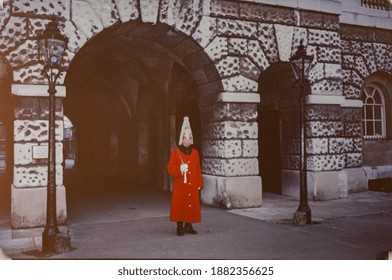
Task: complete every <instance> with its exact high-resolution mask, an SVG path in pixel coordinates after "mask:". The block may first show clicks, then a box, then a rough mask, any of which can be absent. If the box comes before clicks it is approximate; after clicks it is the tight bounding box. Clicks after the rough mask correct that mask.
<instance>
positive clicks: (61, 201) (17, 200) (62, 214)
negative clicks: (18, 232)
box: [11, 185, 67, 229]
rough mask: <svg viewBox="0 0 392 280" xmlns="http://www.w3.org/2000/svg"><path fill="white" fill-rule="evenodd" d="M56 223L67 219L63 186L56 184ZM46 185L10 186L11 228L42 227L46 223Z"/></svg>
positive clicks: (62, 222) (61, 222)
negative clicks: (37, 186) (36, 186)
mask: <svg viewBox="0 0 392 280" xmlns="http://www.w3.org/2000/svg"><path fill="white" fill-rule="evenodd" d="M56 196H57V202H56V203H57V223H58V224H59V225H61V224H64V223H65V221H66V219H67V206H66V197H65V187H64V186H60V187H59V186H57V189H56ZM46 198H47V189H46V187H39V188H16V187H15V186H14V185H12V186H11V226H12V228H13V229H20V228H36V227H43V226H45V224H46Z"/></svg>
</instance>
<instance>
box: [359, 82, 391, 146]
mask: <svg viewBox="0 0 392 280" xmlns="http://www.w3.org/2000/svg"><path fill="white" fill-rule="evenodd" d="M362 98H363V109H362V113H363V135H364V138H365V139H384V138H386V125H385V123H386V120H385V100H384V94H383V91H382V90H381V88H380V87H378V86H377V85H375V84H369V85H367V86H366V87H365V88H364V90H363V95H362Z"/></svg>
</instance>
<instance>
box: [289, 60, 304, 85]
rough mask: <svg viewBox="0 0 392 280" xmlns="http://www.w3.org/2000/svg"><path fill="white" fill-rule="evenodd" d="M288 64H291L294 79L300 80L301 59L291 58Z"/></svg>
mask: <svg viewBox="0 0 392 280" xmlns="http://www.w3.org/2000/svg"><path fill="white" fill-rule="evenodd" d="M290 65H291V69H292V70H293V73H294V77H295V79H296V80H300V79H301V73H302V61H301V59H296V60H292V61H291V62H290Z"/></svg>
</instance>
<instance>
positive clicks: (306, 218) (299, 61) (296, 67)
mask: <svg viewBox="0 0 392 280" xmlns="http://www.w3.org/2000/svg"><path fill="white" fill-rule="evenodd" d="M312 60H313V56H312V55H307V54H306V49H305V47H304V45H303V41H302V40H301V42H300V45H299V46H298V49H297V52H296V53H295V54H294V55H293V56H292V57H291V58H290V64H291V68H292V70H293V73H294V77H295V79H296V81H298V82H299V87H300V96H299V103H300V151H299V153H300V160H299V184H300V202H299V207H298V210H297V212H295V213H294V224H296V225H303V224H305V223H306V224H311V223H312V213H311V211H310V207H309V204H308V186H307V181H306V180H307V174H306V158H305V157H306V150H305V149H306V148H305V110H304V108H305V95H307V92H308V90H307V89H305V86H307V85H308V83H309V81H308V77H309V72H310V68H311V64H312Z"/></svg>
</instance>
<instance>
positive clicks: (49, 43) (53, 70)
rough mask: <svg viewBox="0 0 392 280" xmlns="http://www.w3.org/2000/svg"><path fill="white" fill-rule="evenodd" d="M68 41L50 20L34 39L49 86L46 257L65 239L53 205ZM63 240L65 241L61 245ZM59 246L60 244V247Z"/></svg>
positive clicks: (44, 236)
mask: <svg viewBox="0 0 392 280" xmlns="http://www.w3.org/2000/svg"><path fill="white" fill-rule="evenodd" d="M67 43H68V39H67V38H66V37H64V36H63V35H61V33H60V30H59V29H58V27H57V23H56V21H55V20H52V21H51V22H50V23H49V24H48V25H47V26H46V29H45V31H44V32H43V33H42V35H41V36H40V37H39V38H38V57H39V61H40V62H41V63H43V64H44V69H43V71H42V73H43V75H44V76H45V78H47V79H48V84H49V89H48V93H49V128H48V129H49V131H48V142H49V143H48V186H47V204H46V224H45V229H44V232H43V233H42V251H43V252H45V253H47V254H54V253H59V251H64V248H62V249H61V248H60V247H62V246H64V243H69V236H67V235H62V234H60V231H59V229H58V226H57V205H56V133H55V127H56V124H55V121H56V97H55V94H56V92H57V91H56V82H57V79H58V78H59V76H60V74H61V63H62V61H63V56H64V53H65V50H66V47H67ZM64 239H67V240H68V242H65V240H64ZM60 244H62V245H60Z"/></svg>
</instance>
